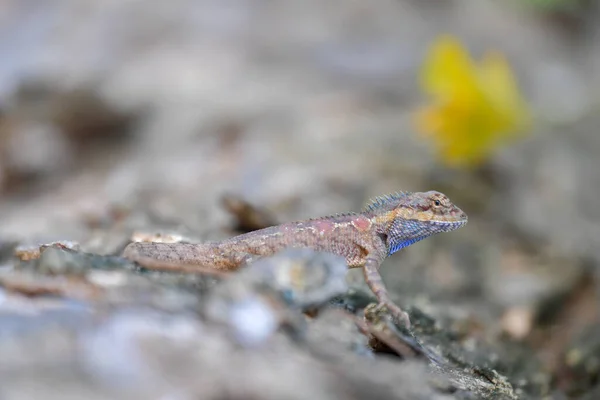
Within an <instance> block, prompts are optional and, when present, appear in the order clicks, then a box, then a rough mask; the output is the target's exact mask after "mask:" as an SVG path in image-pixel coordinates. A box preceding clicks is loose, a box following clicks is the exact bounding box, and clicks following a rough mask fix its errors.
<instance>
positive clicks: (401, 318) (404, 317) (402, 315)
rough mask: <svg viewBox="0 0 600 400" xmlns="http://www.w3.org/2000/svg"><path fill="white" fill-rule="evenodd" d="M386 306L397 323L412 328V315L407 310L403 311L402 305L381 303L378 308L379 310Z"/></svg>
mask: <svg viewBox="0 0 600 400" xmlns="http://www.w3.org/2000/svg"><path fill="white" fill-rule="evenodd" d="M384 307H385V308H386V309H387V311H388V312H389V313H390V314H391V315H392V317H393V318H394V320H395V322H396V323H398V324H399V325H401V326H404V327H405V328H406V329H410V317H409V316H408V313H407V312H406V311H403V310H402V309H401V308H400V307H398V306H397V305H395V304H393V303H379V304H378V305H377V307H376V310H377V311H379V310H381V309H382V308H384Z"/></svg>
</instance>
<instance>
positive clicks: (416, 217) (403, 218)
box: [366, 190, 468, 254]
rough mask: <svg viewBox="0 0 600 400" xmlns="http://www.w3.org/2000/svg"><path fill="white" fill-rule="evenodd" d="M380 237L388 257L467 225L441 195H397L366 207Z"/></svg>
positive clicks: (456, 209)
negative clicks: (417, 243) (377, 228)
mask: <svg viewBox="0 0 600 400" xmlns="http://www.w3.org/2000/svg"><path fill="white" fill-rule="evenodd" d="M366 211H368V212H371V213H373V215H374V218H375V221H376V223H377V225H378V226H380V227H383V229H382V230H381V233H382V234H383V235H385V237H386V244H387V248H388V254H392V253H395V252H396V251H398V250H400V249H402V248H404V247H406V246H410V245H411V244H413V243H415V242H418V241H420V240H423V239H425V238H426V237H428V236H431V235H434V234H437V233H441V232H449V231H453V230H455V229H458V228H460V227H462V226H464V225H465V224H466V223H467V220H468V218H467V214H466V213H465V212H464V211H462V210H461V209H460V208H458V207H457V206H456V205H454V204H453V203H452V202H451V201H450V199H448V197H447V196H446V195H445V194H443V193H440V192H436V191H433V190H432V191H429V192H415V193H407V192H403V193H397V194H394V195H389V196H384V197H380V198H377V199H375V200H374V201H373V202H372V203H371V204H370V205H369V206H368V207H367V210H366Z"/></svg>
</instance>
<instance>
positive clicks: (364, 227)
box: [351, 215, 373, 232]
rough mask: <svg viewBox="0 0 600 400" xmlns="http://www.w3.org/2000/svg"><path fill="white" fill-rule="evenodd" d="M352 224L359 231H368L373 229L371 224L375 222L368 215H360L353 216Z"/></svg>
mask: <svg viewBox="0 0 600 400" xmlns="http://www.w3.org/2000/svg"><path fill="white" fill-rule="evenodd" d="M351 224H352V226H354V227H355V228H356V229H357V230H358V231H359V232H366V231H368V230H369V229H371V225H373V223H372V222H371V220H370V219H369V218H367V217H363V216H362V215H358V216H356V217H354V218H352V221H351Z"/></svg>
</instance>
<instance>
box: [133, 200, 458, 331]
mask: <svg viewBox="0 0 600 400" xmlns="http://www.w3.org/2000/svg"><path fill="white" fill-rule="evenodd" d="M466 223H467V215H466V214H465V213H464V212H463V211H462V210H461V209H460V208H458V207H457V206H455V205H454V204H453V203H452V202H451V201H450V200H449V199H448V197H447V196H446V195H444V194H442V193H440V192H436V191H429V192H414V193H410V192H401V193H396V194H392V195H388V196H382V197H378V198H376V199H375V200H373V201H372V202H371V203H370V204H369V205H368V206H367V207H366V208H365V209H364V210H363V211H362V212H361V213H346V214H338V215H333V216H329V217H322V218H315V219H309V220H306V221H297V222H289V223H284V224H281V225H276V226H271V227H268V228H264V229H260V230H257V231H253V232H249V233H245V234H243V235H239V236H235V237H232V238H229V239H225V240H222V241H217V242H206V243H201V244H187V243H131V244H129V245H128V246H127V248H126V249H125V250H124V253H123V255H124V257H126V258H128V259H130V260H132V261H136V262H140V263H141V264H143V260H145V259H153V260H160V261H164V262H167V263H175V264H185V265H198V266H203V267H211V268H214V269H217V270H221V271H233V270H236V269H238V268H239V267H241V266H242V265H244V264H247V263H248V262H251V261H252V260H253V259H255V258H260V257H267V256H270V255H273V254H275V253H277V252H279V251H280V250H283V249H284V248H290V247H308V248H312V249H314V250H317V251H325V252H330V253H334V254H337V255H340V256H342V257H344V258H345V259H346V262H347V264H348V267H349V268H362V269H363V273H364V276H365V281H366V282H367V284H368V286H369V288H370V289H371V290H372V291H373V293H374V294H375V296H376V297H377V298H378V300H379V302H380V304H382V305H384V306H386V307H387V308H388V310H389V311H390V312H391V313H392V315H394V316H395V317H397V318H398V319H400V320H402V321H403V322H404V323H405V324H408V316H407V315H406V313H405V312H404V311H402V310H401V309H400V308H399V307H398V306H396V305H395V304H394V303H393V302H392V301H391V300H390V298H389V295H388V292H387V290H386V288H385V286H384V284H383V281H382V279H381V275H380V273H379V267H380V265H381V263H382V262H383V261H384V260H385V258H386V257H388V256H390V255H392V254H393V253H395V252H397V251H398V250H400V249H402V248H404V247H407V246H410V245H411V244H413V243H416V242H418V241H420V240H422V239H425V238H427V237H429V236H431V235H434V234H437V233H441V232H449V231H452V230H455V229H458V228H460V227H462V226H464V225H465V224H466Z"/></svg>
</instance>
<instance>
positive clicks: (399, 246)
mask: <svg viewBox="0 0 600 400" xmlns="http://www.w3.org/2000/svg"><path fill="white" fill-rule="evenodd" d="M426 237H427V236H419V237H417V238H413V239H407V240H404V241H402V242H398V243H396V244H394V245H393V246H391V247H390V250H389V251H388V256H391V255H392V254H394V253H395V252H397V251H398V250H401V249H403V248H405V247H408V246H410V245H411V244H413V243H417V242H418V241H420V240H423V239H425V238H426Z"/></svg>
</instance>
